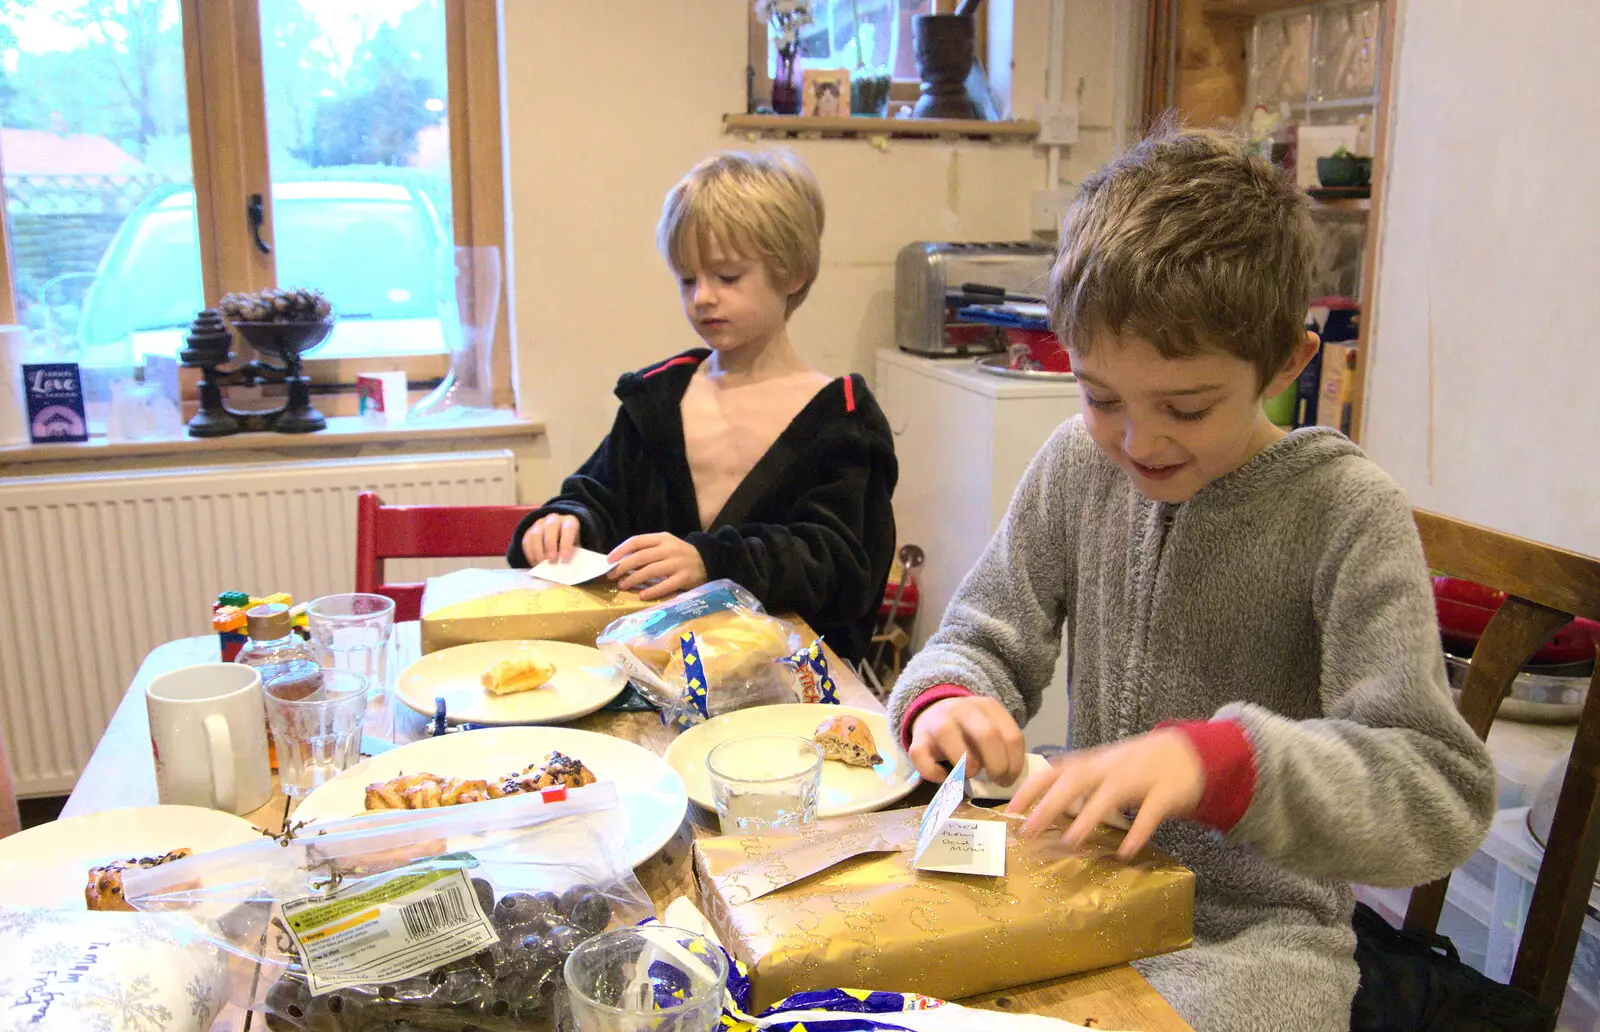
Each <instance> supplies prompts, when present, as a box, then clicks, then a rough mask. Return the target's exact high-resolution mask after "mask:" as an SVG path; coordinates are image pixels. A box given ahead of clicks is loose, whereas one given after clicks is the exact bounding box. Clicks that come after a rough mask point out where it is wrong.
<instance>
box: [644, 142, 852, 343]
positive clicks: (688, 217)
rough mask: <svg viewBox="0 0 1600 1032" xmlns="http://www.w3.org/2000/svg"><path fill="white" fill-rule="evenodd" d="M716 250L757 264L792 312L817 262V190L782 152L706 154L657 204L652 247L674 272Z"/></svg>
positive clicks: (819, 252) (800, 166)
mask: <svg viewBox="0 0 1600 1032" xmlns="http://www.w3.org/2000/svg"><path fill="white" fill-rule="evenodd" d="M713 241H714V242H715V245H716V246H720V247H722V248H724V249H725V250H729V251H732V252H733V253H734V254H737V255H738V256H739V257H741V258H745V259H750V260H754V261H759V262H760V263H761V264H762V265H763V266H765V267H766V270H767V274H768V275H769V276H771V277H772V282H773V285H774V286H776V287H777V288H778V289H779V290H786V289H788V288H789V287H790V286H792V285H793V284H795V283H796V282H798V283H799V284H800V288H799V289H798V290H796V291H794V292H793V293H792V294H790V295H789V301H788V312H789V313H793V312H794V310H795V309H796V308H799V307H800V302H802V301H804V300H805V299H806V295H807V294H808V293H810V292H811V284H812V283H814V282H815V281H816V278H817V269H818V267H819V266H820V265H821V263H822V190H821V188H820V187H818V186H817V180H816V177H814V176H813V175H812V174H811V170H810V169H808V168H806V166H805V164H804V163H803V162H802V161H801V160H800V159H799V158H797V157H795V156H794V155H793V154H790V153H788V152H787V151H771V152H764V153H759V154H753V153H745V152H740V151H730V152H728V153H725V154H716V155H713V156H711V157H709V158H707V159H705V160H704V161H702V162H700V164H698V165H696V166H695V167H694V168H692V169H690V170H689V174H688V175H686V176H684V177H683V178H682V179H680V180H679V181H678V185H676V186H674V187H673V188H672V190H671V191H670V192H669V193H668V194H667V199H666V202H665V203H664V204H662V206H661V222H660V223H659V224H658V225H657V226H656V246H657V247H659V248H660V249H661V254H662V256H663V257H665V258H666V260H667V264H668V265H670V266H672V268H673V269H674V270H675V271H678V272H684V271H687V270H689V269H690V268H691V267H692V266H693V265H694V264H695V263H696V262H703V261H705V258H706V255H707V254H709V253H710V252H711V250H712V249H713Z"/></svg>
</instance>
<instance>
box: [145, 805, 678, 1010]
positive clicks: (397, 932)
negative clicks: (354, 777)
mask: <svg viewBox="0 0 1600 1032" xmlns="http://www.w3.org/2000/svg"><path fill="white" fill-rule="evenodd" d="M319 825H320V822H319V823H318V824H308V825H305V826H301V827H294V826H291V828H292V830H291V832H289V833H287V834H286V835H285V836H282V837H280V838H277V839H267V838H263V839H262V841H261V842H258V843H250V844H248V845H244V846H236V847H234V848H232V849H227V850H220V851H217V852H214V853H204V854H200V855H198V856H193V857H190V858H188V859H185V860H182V861H178V862H176V863H172V864H168V865H166V866H163V867H158V868H154V869H152V870H150V871H146V872H139V873H138V874H131V875H129V877H128V878H127V879H126V882H125V885H124V892H125V894H126V898H127V899H128V900H129V902H130V903H132V904H133V905H134V906H135V907H137V908H138V909H140V910H144V911H166V912H172V911H177V912H181V913H184V914H186V915H187V916H189V917H190V918H192V919H193V920H195V921H197V922H198V923H199V924H200V925H201V926H202V927H203V928H204V929H206V932H207V935H208V936H209V937H210V938H211V939H212V940H213V941H214V942H216V943H217V944H219V945H220V946H222V947H223V949H224V950H226V951H227V953H228V954H229V976H228V999H229V1000H230V1002H232V1003H235V1004H237V1005H239V1006H241V1007H246V1008H249V1009H252V1010H255V1011H257V1012H259V1016H258V1020H259V1017H264V1018H265V1023H266V1026H267V1027H268V1028H269V1029H272V1030H274V1032H291V1030H293V1032H369V1030H372V1032H375V1030H378V1029H390V1028H407V1029H419V1030H436V1032H465V1030H468V1029H480V1030H489V1032H501V1030H506V1032H509V1030H511V1029H539V1028H553V1027H554V1020H555V1007H556V1001H557V998H558V997H559V995H560V993H561V988H562V986H561V972H562V965H563V964H564V963H565V962H566V958H567V956H568V955H569V954H570V953H571V952H572V950H573V949H574V948H576V947H577V945H578V944H579V943H581V942H583V941H584V940H585V939H588V938H589V937H590V936H593V935H596V934H598V933H600V932H603V931H606V930H608V929H611V928H617V927H621V926H623V925H632V924H636V923H637V922H639V921H640V920H643V919H644V918H646V917H649V916H651V915H652V914H653V912H654V910H653V907H652V906H651V904H650V901H649V899H648V897H647V896H646V895H645V893H644V889H643V888H642V887H641V886H640V884H639V882H638V880H637V879H636V878H635V877H634V874H633V871H632V869H631V868H630V867H629V865H628V860H627V856H626V832H627V820H626V814H625V813H624V811H623V810H622V809H621V808H620V807H619V805H618V801H617V796H616V790H615V788H614V786H612V785H611V784H609V783H606V782H602V783H599V784H595V785H590V786H587V787H585V788H582V789H574V790H553V791H550V792H547V793H543V794H529V795H518V796H508V797H506V798H504V799H499V800H494V801H492V802H486V803H474V804H472V805H470V806H456V807H442V808H439V809H435V810H426V811H399V812H389V813H382V814H373V815H368V816H363V817H356V818H352V819H350V820H345V821H336V822H330V823H328V824H326V825H325V826H319Z"/></svg>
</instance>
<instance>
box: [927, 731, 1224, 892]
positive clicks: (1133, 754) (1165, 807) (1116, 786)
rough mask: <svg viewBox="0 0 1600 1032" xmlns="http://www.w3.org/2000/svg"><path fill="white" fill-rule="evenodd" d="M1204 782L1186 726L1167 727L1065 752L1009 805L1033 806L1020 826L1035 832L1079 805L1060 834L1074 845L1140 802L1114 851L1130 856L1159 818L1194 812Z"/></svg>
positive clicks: (1009, 808)
mask: <svg viewBox="0 0 1600 1032" xmlns="http://www.w3.org/2000/svg"><path fill="white" fill-rule="evenodd" d="M929 709H930V710H931V709H932V707H931V706H930V707H929ZM919 723H920V721H919ZM1204 788H1205V771H1204V768H1203V767H1201V765H1200V754H1199V753H1198V752H1196V751H1195V748H1194V746H1193V745H1191V744H1190V743H1189V739H1188V737H1187V736H1185V735H1184V734H1183V732H1181V731H1173V730H1170V729H1167V730H1161V731H1152V732H1150V733H1149V734H1147V735H1140V736H1139V737H1137V738H1129V739H1127V740H1126V741H1122V742H1117V743H1116V744H1114V745H1104V746H1100V747H1099V748H1097V749H1086V750H1084V751H1083V752H1071V753H1068V754H1067V755H1066V756H1064V757H1063V758H1062V759H1060V760H1058V761H1056V763H1055V764H1054V766H1052V767H1051V769H1050V770H1048V771H1044V772H1042V773H1040V774H1039V775H1038V776H1037V777H1034V778H1033V779H1031V780H1030V781H1029V782H1028V783H1027V784H1025V785H1023V786H1022V790H1021V791H1019V792H1018V793H1017V795H1016V798H1014V799H1012V800H1011V804H1010V805H1009V806H1007V807H1006V810H1007V811H1008V812H1010V813H1023V812H1025V811H1026V810H1027V809H1028V808H1029V807H1030V806H1032V807H1033V813H1032V815H1031V816H1029V817H1028V820H1027V823H1025V824H1024V825H1023V826H1022V831H1023V834H1025V835H1037V834H1039V833H1041V832H1043V831H1044V829H1045V828H1046V827H1048V826H1049V824H1050V822H1051V821H1053V820H1055V819H1056V818H1057V817H1059V816H1061V815H1062V814H1064V813H1072V812H1074V811H1076V812H1077V814H1078V816H1077V819H1076V820H1074V821H1073V822H1072V824H1071V826H1070V827H1068V828H1067V831H1066V834H1064V835H1063V836H1062V837H1061V838H1062V841H1063V842H1065V843H1066V844H1067V845H1068V846H1069V847H1072V848H1074V849H1076V848H1077V847H1078V846H1081V845H1083V842H1084V840H1085V839H1087V838H1088V837H1089V833H1090V832H1091V831H1093V830H1094V828H1095V825H1097V824H1099V823H1100V821H1101V819H1102V818H1104V817H1108V816H1110V815H1111V813H1112V812H1113V811H1119V812H1120V811H1122V810H1127V809H1132V808H1137V809H1138V811H1139V815H1138V816H1137V817H1135V818H1134V821H1133V827H1132V828H1130V829H1129V830H1128V834H1127V836H1126V837H1125V838H1123V840H1122V846H1121V848H1119V849H1118V850H1117V855H1118V856H1120V857H1122V858H1123V859H1124V860H1128V859H1131V858H1132V857H1133V856H1134V854H1136V853H1138V852H1139V850H1141V849H1143V848H1144V847H1145V844H1146V843H1148V842H1149V841H1150V837H1151V836H1152V835H1154V834H1155V832H1156V826H1157V825H1159V824H1160V823H1161V822H1162V821H1163V820H1165V819H1166V818H1168V817H1187V816H1189V815H1190V814H1192V813H1194V810H1195V807H1196V806H1198V805H1199V804H1200V793H1201V791H1202V790H1203V789H1204ZM1035 804H1037V805H1035ZM1080 805H1081V809H1080Z"/></svg>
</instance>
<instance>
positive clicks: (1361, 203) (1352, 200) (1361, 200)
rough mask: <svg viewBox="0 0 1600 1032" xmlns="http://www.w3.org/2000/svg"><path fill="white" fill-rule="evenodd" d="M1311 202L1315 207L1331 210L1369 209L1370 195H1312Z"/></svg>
mask: <svg viewBox="0 0 1600 1032" xmlns="http://www.w3.org/2000/svg"><path fill="white" fill-rule="evenodd" d="M1311 204H1312V206H1313V207H1316V208H1328V209H1330V210H1332V211H1371V210H1372V198H1370V197H1330V198H1322V197H1313V198H1311Z"/></svg>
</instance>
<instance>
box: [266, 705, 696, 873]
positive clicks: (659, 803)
mask: <svg viewBox="0 0 1600 1032" xmlns="http://www.w3.org/2000/svg"><path fill="white" fill-rule="evenodd" d="M551 750H556V751H559V752H563V753H566V754H567V755H568V756H572V757H574V758H576V759H579V760H582V761H583V762H584V763H585V764H586V765H587V766H588V768H589V769H590V770H592V771H594V775H595V777H596V778H598V779H599V780H601V781H610V782H613V783H615V785H616V787H617V795H618V797H619V798H620V799H621V800H622V808H623V810H625V811H626V812H627V815H628V857H627V859H628V863H629V865H630V866H633V867H637V866H639V865H640V864H642V863H644V862H645V861H646V860H648V859H650V858H651V857H652V856H654V855H655V854H656V852H657V851H658V850H660V849H661V847H662V846H664V845H666V844H667V843H668V842H669V841H671V840H672V836H674V835H676V834H677V833H678V826H679V825H681V824H682V823H683V815H684V814H685V813H686V812H687V811H688V809H689V797H688V795H687V794H685V792H684V789H683V779H682V778H680V777H678V775H677V774H676V773H675V772H674V771H673V770H672V768H670V767H668V766H667V765H666V763H665V762H663V760H662V758H661V757H659V756H657V755H656V754H655V753H653V752H651V751H650V750H649V749H646V748H644V747H643V746H641V745H635V744H633V743H632V742H627V741H624V740H622V739H620V738H613V737H611V736H610V735H600V734H595V733H594V732H593V731H579V730H577V729H575V728H570V727H486V728H482V729H480V730H477V731H458V732H455V733H454V734H448V735H443V736H441V737H439V738H424V739H422V740H421V741H419V742H412V743H411V744H409V745H402V746H400V747H399V748H398V749H391V750H390V751H389V752H386V753H381V754H380V755H377V756H374V757H372V758H371V759H370V760H366V761H365V762H363V763H360V764H357V765H356V766H354V767H351V768H350V769H349V770H347V771H345V772H344V773H342V774H340V775H339V776H338V777H336V778H334V779H333V780H332V781H328V782H326V783H325V784H323V785H322V786H321V787H319V788H318V789H317V790H316V791H314V792H312V793H311V794H310V795H308V796H306V798H305V801H304V802H302V803H301V804H300V806H299V808H298V809H297V810H295V812H294V819H295V820H297V821H300V820H324V821H327V820H339V819H341V818H344V817H354V816H356V815H357V814H359V813H364V812H365V809H364V807H365V806H366V801H367V785H369V784H371V783H372V782H374V781H387V780H389V779H390V778H396V777H399V776H400V775H402V774H416V773H419V772H423V771H426V772H427V773H429V774H437V775H439V776H440V777H454V778H485V779H488V778H497V777H500V776H502V775H504V774H509V773H511V772H512V771H514V770H516V771H520V770H522V769H523V768H524V767H526V766H527V765H528V764H530V763H536V762H538V761H540V760H542V759H544V758H545V756H546V754H548V753H549V752H550V751H551ZM466 805H468V806H470V805H472V804H471V803H468V804H466Z"/></svg>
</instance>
